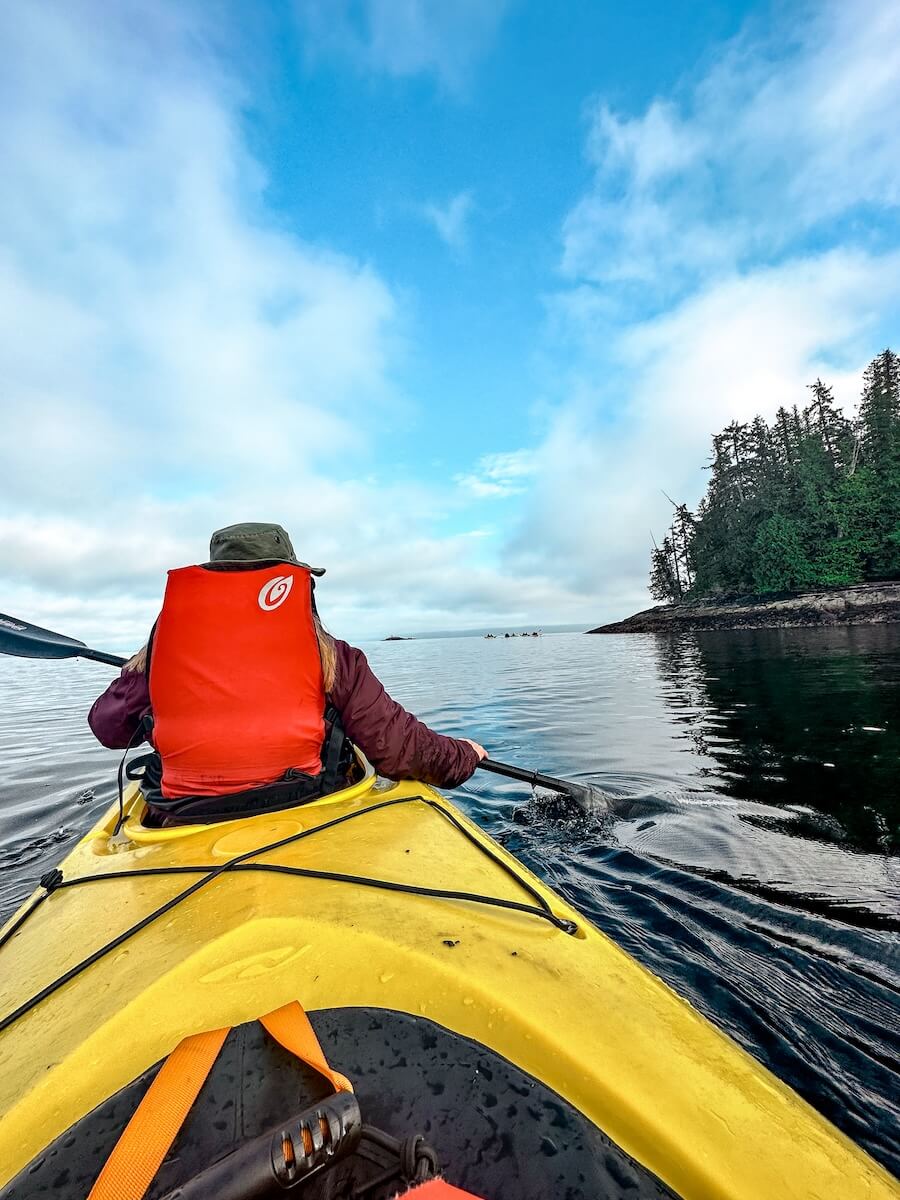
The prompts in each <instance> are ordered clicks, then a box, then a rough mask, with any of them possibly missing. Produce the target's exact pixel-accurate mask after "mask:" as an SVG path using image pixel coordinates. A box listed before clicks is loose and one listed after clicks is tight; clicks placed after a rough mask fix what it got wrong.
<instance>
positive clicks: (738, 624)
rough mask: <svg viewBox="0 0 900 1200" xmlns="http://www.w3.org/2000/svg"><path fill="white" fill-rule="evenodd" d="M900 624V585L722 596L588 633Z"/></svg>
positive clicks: (650, 612)
mask: <svg viewBox="0 0 900 1200" xmlns="http://www.w3.org/2000/svg"><path fill="white" fill-rule="evenodd" d="M894 621H896V622H900V580H894V581H885V582H882V583H860V584H857V585H855V586H854V587H845V588H818V589H816V590H814V591H807V592H780V593H778V594H777V595H770V596H734V595H732V596H720V597H716V598H712V597H706V598H704V599H699V600H690V601H688V602H687V603H685V604H660V605H657V607H655V608H648V609H644V611H643V612H639V613H635V614H634V615H633V616H631V617H627V618H626V619H625V620H624V621H613V622H612V623H610V624H608V625H598V626H597V628H596V629H589V630H587V632H588V633H676V632H681V631H682V630H703V629H795V628H802V627H805V626H832V625H880V624H885V623H888V622H894Z"/></svg>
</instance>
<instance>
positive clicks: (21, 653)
mask: <svg viewBox="0 0 900 1200" xmlns="http://www.w3.org/2000/svg"><path fill="white" fill-rule="evenodd" d="M0 654H13V655H16V656H17V657H18V658H90V659H92V660H93V661H94V662H102V663H108V664H109V665H110V666H111V667H121V666H124V664H125V663H126V661H127V659H124V658H120V657H119V655H117V654H106V653H105V652H104V651H103V650H91V649H89V647H87V646H86V645H85V644H84V642H79V641H78V640H77V639H76V638H70V637H64V636H63V634H61V633H53V632H52V631H51V630H49V629H41V627H40V626H39V625H31V624H29V622H28V621H20V620H18V619H17V618H15V617H7V616H6V615H5V614H3V613H0ZM478 765H479V767H481V769H482V771H493V772H494V774H495V775H506V776H507V778H509V779H519V780H521V781H522V782H523V783H530V784H531V786H532V787H543V788H547V789H548V790H549V791H551V792H559V793H560V794H561V795H563V796H570V797H571V798H572V799H573V800H574V801H575V803H576V804H577V805H578V806H579V807H580V808H582V809H583V810H584V811H585V812H587V813H596V812H603V811H605V810H606V809H608V808H609V803H608V801H607V799H606V797H605V796H604V795H603V793H602V792H600V791H598V790H597V788H592V787H587V786H585V785H584V784H581V783H570V782H569V780H567V779H556V778H555V777H554V776H553V775H542V774H541V773H540V772H539V771H525V770H523V769H522V768H521V767H511V766H509V765H508V764H507V763H500V762H494V760H493V759H490V758H485V759H482V761H481V762H480V763H479V764H478Z"/></svg>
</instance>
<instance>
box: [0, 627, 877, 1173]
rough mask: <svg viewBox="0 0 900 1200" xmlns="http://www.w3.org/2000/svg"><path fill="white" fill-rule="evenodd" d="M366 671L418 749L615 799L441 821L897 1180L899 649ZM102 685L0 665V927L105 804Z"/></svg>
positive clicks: (735, 637) (568, 638)
mask: <svg viewBox="0 0 900 1200" xmlns="http://www.w3.org/2000/svg"><path fill="white" fill-rule="evenodd" d="M367 650H368V652H369V656H370V659H371V661H372V663H373V665H374V666H375V668H376V670H377V671H378V673H379V674H380V675H381V677H382V679H383V680H384V682H385V684H386V685H387V687H388V688H389V690H390V691H392V692H393V694H394V695H395V696H396V697H397V698H398V699H400V700H401V701H403V702H404V703H405V704H407V705H408V706H409V707H410V708H412V709H413V710H414V711H416V712H418V713H419V714H420V715H421V716H422V717H423V718H424V719H426V720H427V721H429V722H430V723H431V724H433V725H435V726H436V727H437V728H439V729H441V730H443V731H445V732H448V733H458V734H467V735H470V736H473V737H476V738H478V739H479V740H481V741H483V742H484V744H485V745H486V746H487V747H488V748H489V749H490V751H491V753H492V755H493V756H494V757H495V758H498V759H501V760H506V761H510V762H516V763H520V764H523V765H527V766H532V767H540V768H543V769H544V770H547V771H550V772H551V773H555V774H561V775H570V776H573V777H576V778H581V779H584V780H585V781H588V782H591V783H595V784H598V785H599V786H600V787H602V788H603V789H605V790H606V791H607V792H608V793H609V794H611V796H612V797H613V803H614V808H615V815H614V816H613V817H612V818H611V819H603V820H599V819H594V818H590V819H588V818H583V817H576V816H573V815H571V814H569V813H567V812H565V811H561V810H560V807H559V806H558V805H556V804H548V803H547V802H546V799H545V798H541V797H531V796H530V795H529V794H528V791H527V789H523V788H522V786H521V785H517V784H513V783H506V782H504V781H500V780H498V779H497V778H496V777H494V776H488V775H486V774H482V773H478V774H477V775H476V778H475V779H474V780H472V781H471V782H470V783H468V784H467V785H466V786H465V787H464V788H463V789H461V790H460V791H459V792H458V793H457V799H458V800H459V801H460V802H461V803H462V805H463V806H464V807H465V808H466V809H467V810H468V811H469V812H470V813H471V814H472V815H473V816H474V817H475V818H476V819H477V820H478V821H480V822H481V823H482V825H483V826H484V827H485V828H487V829H488V830H490V832H491V833H493V834H494V835H495V836H496V837H499V838H500V839H501V840H502V841H503V842H504V843H505V844H506V845H507V846H509V847H510V848H511V849H512V850H514V851H515V852H516V853H517V854H518V855H519V856H520V857H521V858H522V859H523V860H525V861H526V862H527V863H528V864H529V865H530V866H531V867H532V869H534V870H535V871H536V872H537V873H538V874H539V875H541V876H543V877H544V878H545V879H546V880H548V881H549V882H550V883H551V884H552V885H553V886H554V887H556V888H557V889H558V890H559V891H561V892H562V893H564V894H565V895H566V897H567V898H568V899H569V900H570V901H571V902H572V903H573V904H575V905H576V907H578V908H579V909H580V910H581V911H582V912H584V913H585V914H586V915H587V916H588V917H590V919H591V920H592V921H594V922H595V923H596V924H597V925H598V926H600V928H602V929H603V930H605V931H606V932H607V933H608V934H609V935H610V936H611V937H613V938H614V939H615V940H616V941H617V942H619V944H620V945H622V946H623V947H625V948H626V949H627V950H628V951H629V952H630V953H632V954H633V955H634V956H635V957H636V958H638V959H639V960H640V961H641V962H643V963H644V964H645V965H646V966H648V967H649V968H650V969H651V970H653V971H654V972H656V974H657V975H659V976H660V977H661V978H663V979H664V980H665V981H666V982H667V983H669V984H670V985H671V986H672V987H673V988H675V990H676V991H678V992H680V993H681V995H683V996H685V997H686V998H687V999H689V1000H690V1001H691V1002H692V1003H693V1004H695V1005H696V1006H697V1007H698V1008H699V1009H701V1010H702V1011H703V1012H704V1013H705V1014H706V1015H707V1016H708V1017H710V1018H711V1019H712V1020H713V1021H714V1022H715V1023H716V1024H718V1025H719V1026H721V1027H722V1028H723V1029H725V1030H727V1031H728V1032H729V1033H730V1034H732V1035H733V1036H734V1037H735V1038H736V1039H737V1040H738V1041H739V1042H741V1043H742V1044H743V1045H744V1046H745V1047H747V1049H748V1050H750V1051H751V1053H753V1054H754V1055H756V1057H757V1058H759V1059H760V1060H762V1061H763V1062H764V1063H765V1064H766V1065H767V1066H768V1067H770V1068H771V1069H772V1070H773V1071H775V1073H776V1074H778V1075H779V1076H781V1078H782V1079H784V1080H786V1081H787V1082H788V1083H790V1084H791V1085H792V1086H793V1087H795V1088H796V1089H797V1090H798V1091H799V1092H801V1093H802V1095H804V1096H805V1097H806V1098H807V1099H808V1100H809V1101H810V1102H811V1103H812V1104H814V1105H815V1106H816V1107H818V1108H819V1109H820V1110H821V1111H822V1112H824V1113H825V1114H826V1115H827V1116H828V1117H829V1118H830V1119H831V1120H833V1121H834V1122H835V1123H836V1124H837V1125H839V1126H840V1127H841V1128H842V1129H844V1130H845V1131H846V1132H847V1133H848V1134H849V1135H850V1136H851V1137H853V1138H855V1139H856V1140H857V1141H858V1142H860V1143H861V1144H862V1145H863V1146H865V1147H866V1148H867V1149H868V1150H869V1151H870V1152H871V1153H872V1154H874V1155H875V1156H876V1157H877V1158H878V1159H879V1160H880V1161H881V1162H883V1163H884V1164H885V1165H886V1166H888V1167H889V1168H890V1169H892V1170H893V1171H894V1172H895V1173H898V1174H900V1147H898V1140H897V1131H898V1126H900V1122H898V1118H900V1099H898V1097H900V1087H898V1076H897V1074H896V1063H897V1061H898V1058H900V1032H898V1031H900V1020H898V998H900V937H898V931H900V865H898V858H897V853H898V849H900V832H898V821H900V686H898V685H900V627H897V626H895V627H890V626H885V627H881V628H877V627H873V628H866V629H857V630H836V631H800V630H797V631H793V630H789V631H779V632H749V631H747V632H740V633H731V634H724V633H723V634H703V635H685V636H683V637H681V638H677V639H672V640H669V639H657V638H655V637H653V636H649V635H646V636H644V635H632V636H627V637H587V636H582V635H578V634H559V635H555V636H545V637H544V638H541V639H531V638H528V639H518V638H517V639H510V640H505V639H498V640H496V641H485V640H483V639H481V638H466V639H453V640H431V641H424V640H423V641H412V642H392V643H388V644H384V643H379V644H377V645H373V646H370V647H367ZM108 678H109V676H108V674H107V673H106V669H105V668H102V667H100V666H98V665H96V664H89V663H58V664H52V663H37V662H23V661H18V660H13V659H0V713H2V717H0V753H2V760H0V761H2V763H3V769H2V775H0V909H2V910H3V911H4V912H6V911H8V910H9V909H10V908H11V907H12V905H13V904H14V903H15V902H16V901H18V900H19V899H21V898H22V897H23V896H24V895H26V894H27V892H28V891H29V890H30V889H31V887H32V885H33V883H34V881H35V880H36V879H37V878H38V877H39V876H40V875H41V873H42V872H43V871H45V870H46V869H47V868H48V867H49V866H51V865H53V864H55V863H56V862H57V861H58V860H59V858H61V857H62V855H63V853H64V852H65V850H66V849H67V847H68V846H69V845H70V844H71V843H72V841H73V840H74V839H75V838H76V837H77V836H78V835H79V834H80V832H81V831H83V830H84V829H85V828H86V827H87V826H88V825H89V824H90V823H91V822H92V821H93V820H94V819H95V818H96V817H97V816H98V815H99V813H100V812H101V811H102V809H103V808H104V806H105V805H106V804H107V803H108V802H109V801H110V800H111V799H112V798H113V795H114V788H115V784H114V776H115V766H116V762H117V756H116V755H115V754H112V753H110V752H108V751H104V750H102V749H101V748H100V747H98V746H97V745H95V744H94V742H93V740H92V738H91V735H90V733H89V731H88V730H87V727H86V725H85V722H84V716H85V712H86V710H87V707H88V705H89V702H90V700H91V699H92V698H93V696H94V695H95V694H96V693H97V692H98V691H99V690H101V689H102V687H103V686H104V684H105V681H106V679H108ZM598 1016H599V1017H600V1018H602V1014H598Z"/></svg>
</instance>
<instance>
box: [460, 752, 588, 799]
mask: <svg viewBox="0 0 900 1200" xmlns="http://www.w3.org/2000/svg"><path fill="white" fill-rule="evenodd" d="M478 765H479V767H480V768H481V769H482V771H493V773H494V774H495V775H505V776H506V777H507V778H508V779H520V780H521V781H522V782H523V783H530V784H531V786H532V787H542V788H547V790H548V791H550V792H559V793H560V794H561V795H563V796H569V797H571V799H573V800H574V801H575V803H576V804H577V805H578V807H579V808H581V809H582V810H583V811H584V812H586V813H602V812H606V811H607V810H608V809H609V801H608V800H607V798H606V797H605V796H604V795H603V793H602V792H601V791H600V790H599V788H594V787H588V786H587V785H586V784H583V783H572V782H571V781H570V780H568V779H557V778H556V776H555V775H542V774H541V772H540V771H525V770H523V768H522V767H512V766H510V765H509V763H502V762H495V761H494V759H492V758H483V759H482V760H481V762H480V763H479V764H478Z"/></svg>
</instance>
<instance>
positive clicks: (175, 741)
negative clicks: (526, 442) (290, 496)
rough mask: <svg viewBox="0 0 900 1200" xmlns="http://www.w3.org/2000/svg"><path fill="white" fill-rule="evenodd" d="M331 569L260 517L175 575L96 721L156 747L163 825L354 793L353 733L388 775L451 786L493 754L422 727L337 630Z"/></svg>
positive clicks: (150, 787) (109, 740)
mask: <svg viewBox="0 0 900 1200" xmlns="http://www.w3.org/2000/svg"><path fill="white" fill-rule="evenodd" d="M322 574H324V571H323V570H322V569H321V568H315V567H310V566H308V564H306V563H302V562H300V561H299V560H298V558H297V556H296V554H295V553H294V549H293V546H292V545H291V540H290V538H289V536H288V534H287V533H286V532H285V530H284V529H282V527H281V526H280V525H267V524H259V523H256V522H250V523H245V524H240V525H231V526H229V527H227V528H225V529H220V530H217V531H216V532H215V533H214V534H213V535H212V538H211V540H210V547H209V562H208V563H205V564H204V565H202V566H193V567H183V568H181V569H179V570H174V571H170V572H169V576H168V582H167V585H166V593H165V598H164V600H163V606H162V611H161V613H160V615H159V618H158V620H157V622H156V624H155V625H154V627H153V631H152V632H151V635H150V639H149V641H148V644H147V646H145V647H144V648H143V649H142V650H140V651H139V652H138V653H137V654H136V655H135V656H134V657H133V658H132V659H130V660H129V661H128V662H127V663H126V664H125V666H124V667H123V668H122V671H121V673H120V675H119V677H118V678H117V679H115V680H113V682H112V683H111V684H110V686H109V687H108V688H107V689H106V691H105V692H104V693H103V694H102V695H101V696H99V697H98V698H97V700H96V701H95V702H94V704H93V706H92V708H91V711H90V713H89V715H88V722H89V724H90V727H91V729H92V730H93V732H94V734H95V736H96V737H97V739H98V741H100V742H101V743H102V744H103V745H104V746H107V747H109V748H111V749H127V748H128V747H130V746H135V745H138V744H139V743H140V742H142V741H144V740H147V741H149V742H150V743H151V745H152V746H153V747H154V751H153V753H152V754H150V755H146V756H144V758H143V759H142V760H141V763H142V766H143V768H144V774H143V782H142V790H143V791H144V793H145V795H146V798H147V801H148V807H149V809H150V812H151V814H152V815H153V816H154V817H155V818H158V819H165V820H166V821H167V823H168V822H169V821H173V820H188V819H189V820H198V819H199V820H217V819H223V818H225V817H229V816H234V815H237V814H238V813H245V812H248V811H267V810H275V809H278V808H284V807H289V806H291V805H292V804H296V803H301V802H302V801H303V800H305V799H310V798H312V797H314V796H315V795H320V794H324V793H325V792H328V791H332V790H335V789H336V788H338V787H341V786H345V784H346V771H345V766H346V761H347V760H346V755H345V756H344V758H343V760H342V757H341V752H342V744H343V743H344V738H343V734H344V733H346V737H347V738H349V739H350V741H352V742H354V743H355V744H356V745H357V746H358V747H359V748H360V750H362V752H363V753H364V754H365V756H366V757H367V758H368V759H369V761H370V762H371V763H372V765H373V766H374V767H375V769H376V770H377V771H378V772H379V774H381V775H384V776H386V777H387V778H390V779H419V780H421V781H422V782H423V783H429V784H433V785H435V786H437V787H447V788H452V787H456V786H457V785H459V784H460V783H463V782H464V781H465V780H466V779H468V778H469V777H470V776H471V775H472V774H473V772H474V771H475V768H476V767H477V765H478V763H479V761H480V760H481V759H482V758H484V757H485V756H486V752H485V750H484V748H483V747H482V746H480V745H479V744H478V743H477V742H475V741H472V740H470V739H468V738H452V737H445V736H444V735H442V734H439V733H436V732H435V731H434V730H433V729H430V728H429V727H428V726H427V725H425V724H424V723H423V722H421V721H419V720H417V719H416V717H414V716H413V715H412V714H411V713H409V712H407V711H406V710H405V709H404V708H403V707H402V706H401V705H399V704H398V703H397V702H396V701H395V700H393V699H392V698H391V697H390V696H389V695H388V694H387V692H386V691H385V689H384V687H383V686H382V684H381V683H380V682H379V680H378V679H377V678H376V676H375V674H374V673H373V671H372V669H371V668H370V666H369V664H368V662H367V661H366V656H365V655H364V654H363V652H362V651H361V650H359V649H357V648H356V647H354V646H351V645H349V644H348V643H347V642H344V641H341V640H340V639H339V638H334V637H332V636H331V635H330V634H329V633H327V632H326V630H325V629H324V628H323V626H322V623H321V621H320V620H319V616H318V613H317V612H316V608H315V601H314V598H313V590H314V587H315V582H314V580H315V577H317V576H320V575H322Z"/></svg>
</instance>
